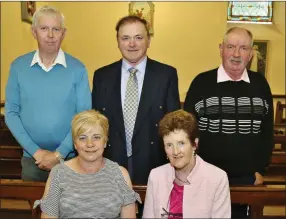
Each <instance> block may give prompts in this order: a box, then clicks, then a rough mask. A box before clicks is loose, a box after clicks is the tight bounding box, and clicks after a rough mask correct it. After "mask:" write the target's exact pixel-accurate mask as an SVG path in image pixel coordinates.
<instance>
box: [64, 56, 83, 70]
mask: <svg viewBox="0 0 286 219" xmlns="http://www.w3.org/2000/svg"><path fill="white" fill-rule="evenodd" d="M64 54H65V59H66V63H67V66H68V67H71V68H72V69H74V68H77V69H85V65H84V64H83V63H82V62H81V61H80V60H79V59H77V58H75V57H73V56H72V55H70V54H68V53H66V52H65V53H64Z"/></svg>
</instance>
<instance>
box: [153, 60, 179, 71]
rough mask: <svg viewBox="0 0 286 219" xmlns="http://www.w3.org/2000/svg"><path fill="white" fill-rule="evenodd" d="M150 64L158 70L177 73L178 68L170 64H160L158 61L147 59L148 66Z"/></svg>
mask: <svg viewBox="0 0 286 219" xmlns="http://www.w3.org/2000/svg"><path fill="white" fill-rule="evenodd" d="M148 64H150V65H153V66H154V67H156V68H162V69H165V70H169V71H177V70H176V68H175V67H173V66H171V65H168V64H165V63H162V62H159V61H157V60H153V59H150V58H148V59H147V65H148Z"/></svg>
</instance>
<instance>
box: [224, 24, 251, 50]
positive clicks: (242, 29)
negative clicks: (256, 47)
mask: <svg viewBox="0 0 286 219" xmlns="http://www.w3.org/2000/svg"><path fill="white" fill-rule="evenodd" d="M237 30H239V31H245V33H246V34H247V35H248V36H249V38H250V42H251V47H252V46H253V34H252V33H251V31H250V30H248V29H245V28H242V27H232V28H230V29H228V30H227V31H226V33H225V34H224V37H223V42H225V40H226V39H227V37H228V35H229V34H230V33H232V32H235V31H237Z"/></svg>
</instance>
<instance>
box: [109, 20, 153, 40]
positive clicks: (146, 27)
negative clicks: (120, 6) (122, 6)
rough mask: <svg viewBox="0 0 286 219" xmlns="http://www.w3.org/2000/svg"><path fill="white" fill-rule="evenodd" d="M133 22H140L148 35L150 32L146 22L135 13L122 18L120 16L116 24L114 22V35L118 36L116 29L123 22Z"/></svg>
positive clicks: (117, 29) (123, 23)
mask: <svg viewBox="0 0 286 219" xmlns="http://www.w3.org/2000/svg"><path fill="white" fill-rule="evenodd" d="M135 22H140V23H141V24H143V25H144V27H145V29H146V31H147V36H148V37H150V33H149V29H148V23H147V21H146V20H145V19H143V18H140V17H138V16H135V15H129V16H125V17H123V18H121V19H120V20H119V21H118V22H117V24H116V27H115V30H116V36H117V37H118V31H119V28H120V27H121V26H123V25H125V24H130V23H135Z"/></svg>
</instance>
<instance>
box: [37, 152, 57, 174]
mask: <svg viewBox="0 0 286 219" xmlns="http://www.w3.org/2000/svg"><path fill="white" fill-rule="evenodd" d="M58 163H59V160H58V158H57V157H56V155H55V153H54V152H51V151H48V153H46V154H44V156H43V157H42V160H41V162H40V163H37V162H36V164H37V165H38V167H39V168H40V169H43V170H51V169H52V168H53V167H54V166H55V165H57V164H58Z"/></svg>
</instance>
